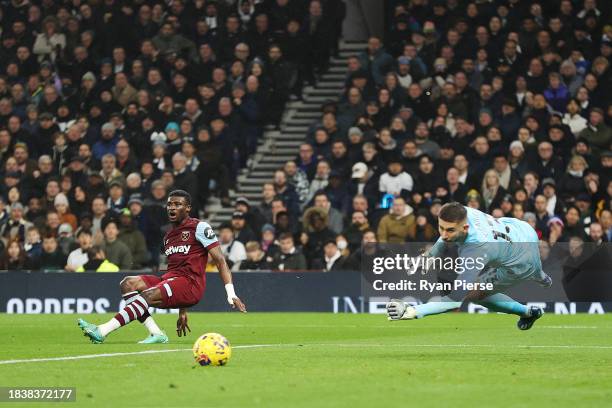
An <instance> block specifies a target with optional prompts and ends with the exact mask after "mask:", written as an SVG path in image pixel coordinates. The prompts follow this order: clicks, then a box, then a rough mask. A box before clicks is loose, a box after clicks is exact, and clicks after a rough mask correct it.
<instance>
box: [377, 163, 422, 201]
mask: <svg viewBox="0 0 612 408" xmlns="http://www.w3.org/2000/svg"><path fill="white" fill-rule="evenodd" d="M413 187H414V181H413V179H412V176H411V175H410V174H408V173H406V172H405V171H404V168H403V165H402V162H401V160H400V159H399V158H398V157H396V156H393V157H392V158H391V159H389V162H388V165H387V172H386V173H384V174H383V175H382V176H380V181H379V182H378V191H379V193H381V195H382V194H393V195H394V196H398V195H400V194H401V193H402V191H406V192H410V191H412V189H413Z"/></svg>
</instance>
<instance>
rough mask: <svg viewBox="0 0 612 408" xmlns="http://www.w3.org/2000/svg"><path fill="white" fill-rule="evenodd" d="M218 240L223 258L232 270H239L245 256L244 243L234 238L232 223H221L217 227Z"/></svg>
mask: <svg viewBox="0 0 612 408" xmlns="http://www.w3.org/2000/svg"><path fill="white" fill-rule="evenodd" d="M219 242H220V244H221V245H220V246H221V251H222V252H223V255H224V256H225V260H226V261H227V263H228V266H229V267H230V269H231V270H232V271H238V270H240V264H241V263H242V261H244V260H245V259H246V258H247V255H246V249H245V247H244V244H243V243H242V242H240V241H238V240H236V239H235V238H234V231H233V229H232V225H231V224H229V223H223V224H221V226H220V227H219Z"/></svg>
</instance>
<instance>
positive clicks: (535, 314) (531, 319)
mask: <svg viewBox="0 0 612 408" xmlns="http://www.w3.org/2000/svg"><path fill="white" fill-rule="evenodd" d="M527 314H528V316H524V317H521V318H520V319H519V321H518V322H517V323H516V327H518V328H519V330H529V329H531V326H533V324H534V323H535V321H536V320H538V319H539V318H540V317H542V316H543V315H544V309H542V308H541V307H538V306H531V307H529V309H528V311H527Z"/></svg>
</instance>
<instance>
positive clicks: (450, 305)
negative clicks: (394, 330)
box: [387, 299, 461, 320]
mask: <svg viewBox="0 0 612 408" xmlns="http://www.w3.org/2000/svg"><path fill="white" fill-rule="evenodd" d="M460 307H461V302H454V301H452V300H450V299H449V300H448V301H445V302H428V303H423V304H420V305H416V306H409V305H406V304H405V303H404V302H402V301H401V300H397V299H392V300H391V301H390V302H389V303H387V316H388V318H389V320H412V319H422V318H423V317H425V316H430V315H435V314H440V313H446V312H449V311H451V310H455V309H458V308H460Z"/></svg>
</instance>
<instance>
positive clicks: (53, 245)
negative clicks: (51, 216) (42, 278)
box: [36, 234, 66, 271]
mask: <svg viewBox="0 0 612 408" xmlns="http://www.w3.org/2000/svg"><path fill="white" fill-rule="evenodd" d="M65 265H66V255H64V253H63V252H62V250H61V249H60V247H59V244H58V242H57V239H56V238H55V235H52V234H48V235H45V236H44V237H43V252H42V254H41V255H40V258H39V259H38V263H37V265H36V266H37V267H36V269H42V270H56V271H57V270H63V269H64V266H65Z"/></svg>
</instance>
